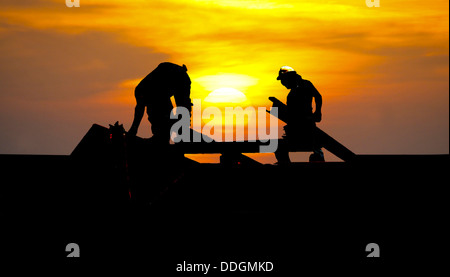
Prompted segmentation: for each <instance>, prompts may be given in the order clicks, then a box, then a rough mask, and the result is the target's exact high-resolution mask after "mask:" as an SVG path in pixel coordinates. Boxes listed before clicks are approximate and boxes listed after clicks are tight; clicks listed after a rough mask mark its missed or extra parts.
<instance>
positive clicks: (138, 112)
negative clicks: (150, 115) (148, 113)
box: [128, 101, 145, 136]
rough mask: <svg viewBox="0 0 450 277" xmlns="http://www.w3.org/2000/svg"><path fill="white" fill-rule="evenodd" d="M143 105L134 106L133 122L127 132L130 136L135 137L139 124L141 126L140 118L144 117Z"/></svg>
mask: <svg viewBox="0 0 450 277" xmlns="http://www.w3.org/2000/svg"><path fill="white" fill-rule="evenodd" d="M144 112H145V105H143V104H141V103H139V101H138V103H137V104H136V108H135V109H134V120H133V124H132V125H131V128H130V130H128V134H129V135H131V136H135V135H136V134H137V131H138V128H139V124H141V120H142V117H143V116H144Z"/></svg>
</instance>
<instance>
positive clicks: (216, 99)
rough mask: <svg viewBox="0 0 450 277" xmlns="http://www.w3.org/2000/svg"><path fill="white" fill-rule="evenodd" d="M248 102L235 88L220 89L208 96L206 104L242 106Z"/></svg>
mask: <svg viewBox="0 0 450 277" xmlns="http://www.w3.org/2000/svg"><path fill="white" fill-rule="evenodd" d="M246 101H247V97H246V96H245V94H243V93H242V92H241V91H239V90H237V89H235V88H219V89H216V90H214V91H213V92H211V93H210V94H208V96H206V98H205V102H208V103H222V104H224V103H233V104H242V103H244V102H246Z"/></svg>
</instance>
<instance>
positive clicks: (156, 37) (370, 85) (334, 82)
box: [0, 0, 449, 161]
mask: <svg viewBox="0 0 450 277" xmlns="http://www.w3.org/2000/svg"><path fill="white" fill-rule="evenodd" d="M80 2H81V7H80V8H67V7H66V6H65V1H64V0H20V1H19V0H2V2H1V3H0V38H1V44H0V50H1V51H0V59H1V63H0V100H1V101H0V105H1V110H0V126H1V128H2V132H1V134H0V153H34V154H69V153H70V152H71V151H72V149H73V148H74V147H75V146H76V144H77V143H78V141H79V140H80V139H81V138H82V136H83V135H84V133H85V132H86V131H87V130H88V129H89V127H90V125H91V124H92V123H98V124H101V125H107V124H110V123H113V122H115V121H117V120H119V121H120V122H122V123H124V125H125V127H126V128H128V127H129V126H130V124H131V121H132V117H133V109H134V107H133V105H134V96H133V89H134V86H135V85H136V84H137V82H139V80H140V79H142V78H143V77H145V75H147V74H148V73H149V72H150V71H151V70H152V69H153V68H154V67H155V66H156V65H157V64H158V63H160V62H162V61H171V62H174V63H178V64H186V65H187V67H188V69H189V71H188V73H189V75H190V76H191V79H192V81H193V85H192V98H199V99H205V98H206V97H207V96H208V94H209V93H211V92H212V91H214V90H216V89H220V88H224V87H230V88H233V89H236V90H239V91H241V92H242V93H244V94H245V96H246V98H247V101H246V103H245V105H253V106H255V107H258V106H266V107H269V106H270V104H271V102H270V101H269V100H267V97H268V96H276V97H277V98H279V99H280V100H282V101H285V99H286V95H287V92H288V91H287V90H286V89H285V88H284V87H282V86H281V85H280V84H279V82H277V81H276V76H277V71H278V69H279V67H280V66H282V65H289V66H292V67H293V68H295V69H296V70H297V71H298V73H299V74H301V75H302V76H303V77H304V78H305V79H308V80H310V81H312V82H313V84H314V85H315V86H316V88H317V89H318V90H319V91H320V92H321V94H322V96H323V98H324V106H323V121H322V122H321V123H320V124H319V127H320V128H322V129H323V130H324V131H326V132H327V133H329V134H330V135H332V136H333V137H335V138H336V139H338V140H339V141H340V142H341V143H343V144H344V145H346V146H347V147H348V148H350V149H351V150H352V151H354V152H355V153H368V154H377V153H379V154H382V153H383V154H384V153H386V154H420V153H427V154H428V153H448V152H449V144H448V140H449V121H448V118H449V109H448V107H449V61H448V59H449V57H448V54H449V27H448V26H449V25H448V24H449V14H448V9H449V3H448V1H440V0H439V1H429V2H425V1H416V0H413V1H399V0H391V1H381V7H380V8H368V7H367V6H366V4H365V1H364V0H342V1H256V0H254V1H250V0H247V1H246V0H225V1H219V0H191V1H183V0H164V1H163V0H152V1H144V0H139V1H131V0H128V1H125V0H98V1H95V0H90V1H87V0H85V1H83V0H81V1H80ZM280 128H281V127H280ZM150 134H151V133H150V128H149V124H148V122H147V121H145V120H144V121H143V123H142V125H141V128H140V132H139V135H141V136H144V137H146V136H147V137H148V136H150ZM328 155H331V154H328ZM264 159H265V158H264ZM299 159H303V158H299ZM269 160H270V158H268V160H267V161H269ZM270 161H271V160H270Z"/></svg>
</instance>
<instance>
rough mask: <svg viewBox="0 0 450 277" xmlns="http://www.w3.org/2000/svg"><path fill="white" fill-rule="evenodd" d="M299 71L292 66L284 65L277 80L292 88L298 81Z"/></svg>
mask: <svg viewBox="0 0 450 277" xmlns="http://www.w3.org/2000/svg"><path fill="white" fill-rule="evenodd" d="M297 76H299V75H298V74H297V72H296V71H295V70H294V69H293V68H292V67H290V66H282V67H281V68H280V71H278V77H277V80H280V81H281V84H282V85H283V86H285V87H286V88H287V89H292V88H294V87H295V86H296V83H297Z"/></svg>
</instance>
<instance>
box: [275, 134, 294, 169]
mask: <svg viewBox="0 0 450 277" xmlns="http://www.w3.org/2000/svg"><path fill="white" fill-rule="evenodd" d="M275 158H277V161H278V164H279V165H283V164H289V163H291V159H290V158H289V145H288V142H287V140H286V139H280V140H279V141H278V148H277V150H276V151H275Z"/></svg>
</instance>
